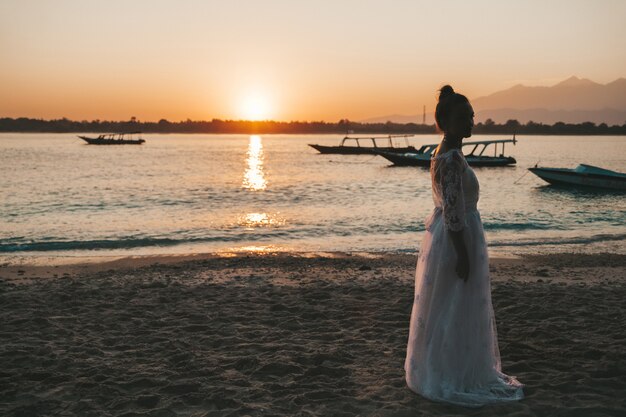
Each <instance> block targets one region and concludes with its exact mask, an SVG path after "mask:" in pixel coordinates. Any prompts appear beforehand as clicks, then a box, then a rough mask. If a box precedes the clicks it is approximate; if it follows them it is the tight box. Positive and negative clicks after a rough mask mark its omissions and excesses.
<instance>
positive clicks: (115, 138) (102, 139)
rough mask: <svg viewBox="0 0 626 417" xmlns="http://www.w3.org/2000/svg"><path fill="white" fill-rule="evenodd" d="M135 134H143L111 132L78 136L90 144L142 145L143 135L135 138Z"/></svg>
mask: <svg viewBox="0 0 626 417" xmlns="http://www.w3.org/2000/svg"><path fill="white" fill-rule="evenodd" d="M133 135H141V132H124V133H109V134H106V135H100V136H98V137H97V138H89V137H87V136H80V135H79V136H78V137H79V138H81V139H82V140H84V141H85V142H87V143H88V144H89V145H141V144H142V143H144V142H145V140H144V139H142V138H141V136H140V137H138V138H133Z"/></svg>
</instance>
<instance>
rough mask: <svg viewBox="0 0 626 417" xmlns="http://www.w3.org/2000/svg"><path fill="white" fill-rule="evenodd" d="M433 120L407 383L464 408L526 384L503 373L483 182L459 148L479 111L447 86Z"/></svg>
mask: <svg viewBox="0 0 626 417" xmlns="http://www.w3.org/2000/svg"><path fill="white" fill-rule="evenodd" d="M435 119H436V121H437V125H438V126H439V128H440V129H441V130H442V131H443V132H444V137H443V140H442V141H441V144H440V145H439V147H438V148H437V150H436V153H435V156H433V157H432V159H431V164H430V174H431V180H432V189H433V200H434V202H435V209H434V210H433V213H432V214H431V215H430V217H429V218H428V219H427V220H426V233H425V236H424V239H423V241H422V245H421V247H420V256H419V260H418V263H417V271H416V276H415V299H414V302H413V311H412V313H411V325H410V329H409V341H408V347H407V355H406V361H405V364H404V369H405V372H406V382H407V384H408V386H409V388H410V389H411V390H413V391H415V392H416V393H418V394H421V395H422V396H424V397H426V398H429V399H431V400H435V401H442V402H448V403H453V404H457V405H462V406H466V407H480V406H482V405H484V404H488V403H496V402H504V401H514V400H520V399H522V398H523V397H524V393H523V391H522V387H523V385H522V384H521V383H520V382H519V381H517V379H515V377H512V376H507V375H505V374H503V373H502V371H501V366H500V352H499V349H498V339H497V334H496V323H495V319H494V313H493V307H492V304H491V284H490V278H489V260H488V255H487V244H486V242H485V238H484V231H483V226H482V222H481V220H480V214H479V213H478V210H477V208H476V203H477V202H478V180H477V179H476V175H475V174H474V171H473V170H472V168H470V167H469V165H468V164H467V161H465V158H464V156H463V154H462V153H461V142H462V140H463V138H468V137H470V136H471V135H472V127H473V126H474V111H473V109H472V106H471V105H470V103H469V101H468V100H467V98H466V97H465V96H463V95H461V94H457V93H455V92H454V90H453V89H452V87H450V86H449V85H446V86H444V87H443V88H442V89H441V90H440V95H439V102H438V104H437V109H436V112H435Z"/></svg>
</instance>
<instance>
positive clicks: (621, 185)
mask: <svg viewBox="0 0 626 417" xmlns="http://www.w3.org/2000/svg"><path fill="white" fill-rule="evenodd" d="M528 169H529V170H530V172H532V173H533V174H535V175H536V176H538V177H539V178H541V179H542V180H544V181H547V182H549V183H550V184H555V185H566V186H575V187H586V188H596V189H598V188H599V189H609V190H619V191H626V174H623V173H621V172H616V171H611V170H609V169H604V168H599V167H595V166H592V165H586V164H580V165H578V166H577V167H576V168H575V169H570V168H539V167H537V166H535V167H533V168H528Z"/></svg>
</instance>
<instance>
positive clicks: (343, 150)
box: [309, 135, 417, 155]
mask: <svg viewBox="0 0 626 417" xmlns="http://www.w3.org/2000/svg"><path fill="white" fill-rule="evenodd" d="M411 136H413V135H388V136H372V137H361V138H356V137H350V136H346V137H344V138H343V139H342V141H341V143H340V144H339V146H325V145H314V144H309V146H310V147H312V148H314V149H316V150H317V151H319V152H320V153H325V154H331V153H333V154H343V155H357V154H369V155H371V154H372V153H374V151H384V152H394V153H406V152H417V149H415V147H414V146H411V145H409V141H408V139H407V138H409V137H411ZM393 138H404V140H405V142H406V146H403V147H398V146H394V145H393ZM377 140H378V141H388V146H380V143H377V142H376V141H377ZM348 141H354V142H355V143H356V145H346V142H348ZM368 141H372V146H361V142H368Z"/></svg>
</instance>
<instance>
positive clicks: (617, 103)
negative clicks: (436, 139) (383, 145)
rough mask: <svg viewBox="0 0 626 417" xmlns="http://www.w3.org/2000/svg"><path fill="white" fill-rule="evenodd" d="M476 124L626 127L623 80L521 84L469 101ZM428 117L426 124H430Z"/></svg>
mask: <svg viewBox="0 0 626 417" xmlns="http://www.w3.org/2000/svg"><path fill="white" fill-rule="evenodd" d="M470 101H471V102H472V105H473V106H474V110H475V111H476V121H477V122H484V121H485V120H487V119H492V120H494V121H495V122H496V123H503V122H506V121H507V120H509V119H516V120H518V121H519V122H521V123H527V122H528V121H531V120H532V121H533V122H537V123H549V124H553V123H556V122H564V123H583V122H593V123H596V124H600V123H607V124H609V125H615V124H617V125H622V124H625V123H626V79H625V78H619V79H617V80H615V81H613V82H611V83H608V84H599V83H596V82H593V81H591V80H588V79H585V78H578V77H570V78H568V79H566V80H564V81H562V82H560V83H558V84H555V85H553V86H550V87H528V86H525V85H522V84H518V85H515V86H513V87H511V88H509V89H506V90H503V91H498V92H496V93H493V94H490V95H488V96H484V97H478V98H470ZM387 120H390V121H392V122H397V123H407V122H409V121H410V122H413V123H421V120H422V115H421V114H416V115H391V116H386V117H374V118H370V119H367V120H365V121H367V122H384V121H387ZM432 120H433V115H432V113H430V114H428V113H427V114H426V122H427V123H432Z"/></svg>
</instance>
